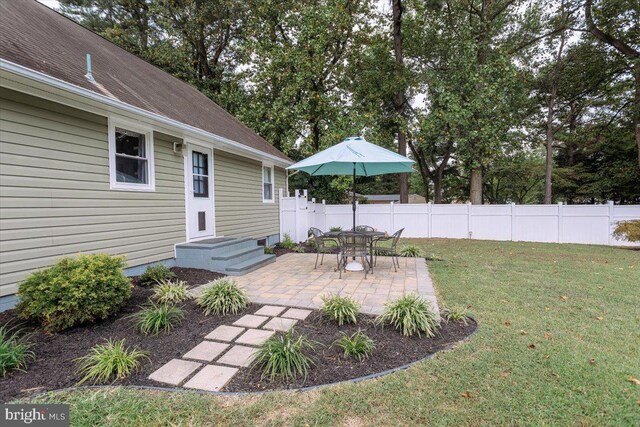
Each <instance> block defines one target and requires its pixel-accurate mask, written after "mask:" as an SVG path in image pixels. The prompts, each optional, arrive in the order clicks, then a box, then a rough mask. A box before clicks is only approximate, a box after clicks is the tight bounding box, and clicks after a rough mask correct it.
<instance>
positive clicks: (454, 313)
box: [442, 307, 469, 325]
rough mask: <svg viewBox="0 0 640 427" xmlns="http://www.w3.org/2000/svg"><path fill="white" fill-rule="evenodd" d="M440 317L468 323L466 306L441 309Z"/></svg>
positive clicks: (450, 320)
mask: <svg viewBox="0 0 640 427" xmlns="http://www.w3.org/2000/svg"><path fill="white" fill-rule="evenodd" d="M442 318H443V319H444V320H445V321H446V322H460V321H461V322H463V323H464V324H465V325H467V324H469V322H468V321H467V308H466V307H451V308H445V309H443V310H442Z"/></svg>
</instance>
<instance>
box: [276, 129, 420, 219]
mask: <svg viewBox="0 0 640 427" xmlns="http://www.w3.org/2000/svg"><path fill="white" fill-rule="evenodd" d="M412 165H413V160H411V159H408V158H406V157H404V156H401V155H400V154H398V153H394V152H393V151H389V150H387V149H386V148H382V147H380V146H378V145H375V144H371V143H370V142H367V141H365V139H364V138H362V137H359V136H352V137H350V138H347V139H345V140H344V141H342V142H341V143H340V144H336V145H334V146H333V147H329V148H327V149H326V150H323V151H320V152H319V153H316V154H314V155H313V156H311V157H307V158H306V159H304V160H301V161H299V162H298V163H295V164H293V165H291V166H289V167H288V168H287V169H295V170H299V171H303V172H306V173H308V174H309V175H314V176H315V175H353V228H354V229H355V227H356V176H375V175H384V174H387V173H402V172H413V168H412Z"/></svg>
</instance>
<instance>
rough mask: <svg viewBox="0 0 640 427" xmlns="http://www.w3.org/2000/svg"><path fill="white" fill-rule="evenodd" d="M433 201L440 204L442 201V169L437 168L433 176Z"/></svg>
mask: <svg viewBox="0 0 640 427" xmlns="http://www.w3.org/2000/svg"><path fill="white" fill-rule="evenodd" d="M433 203H435V204H436V205H439V204H441V203H442V171H441V170H440V169H438V170H436V173H435V175H434V177H433Z"/></svg>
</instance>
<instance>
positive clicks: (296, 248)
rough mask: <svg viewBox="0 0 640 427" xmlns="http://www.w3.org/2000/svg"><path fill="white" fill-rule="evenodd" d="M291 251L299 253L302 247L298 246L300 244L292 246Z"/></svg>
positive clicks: (301, 252) (302, 251) (302, 249)
mask: <svg viewBox="0 0 640 427" xmlns="http://www.w3.org/2000/svg"><path fill="white" fill-rule="evenodd" d="M293 252H296V253H299V254H303V253H304V247H302V246H300V245H296V246H294V247H293Z"/></svg>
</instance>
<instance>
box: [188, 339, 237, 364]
mask: <svg viewBox="0 0 640 427" xmlns="http://www.w3.org/2000/svg"><path fill="white" fill-rule="evenodd" d="M227 347H229V344H222V343H219V342H211V341H202V342H201V343H200V344H198V345H197V346H195V347H193V348H192V349H191V350H189V351H188V352H187V353H186V354H185V355H184V356H182V357H184V358H185V359H197V360H204V361H207V362H211V361H212V360H213V359H215V358H216V357H217V356H218V355H219V354H220V353H222V352H223V351H225V350H226V349H227Z"/></svg>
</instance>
